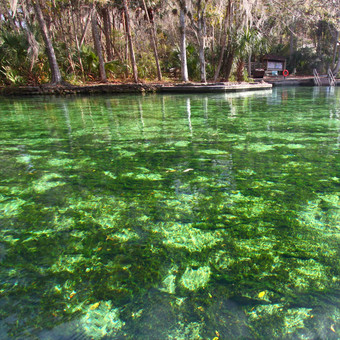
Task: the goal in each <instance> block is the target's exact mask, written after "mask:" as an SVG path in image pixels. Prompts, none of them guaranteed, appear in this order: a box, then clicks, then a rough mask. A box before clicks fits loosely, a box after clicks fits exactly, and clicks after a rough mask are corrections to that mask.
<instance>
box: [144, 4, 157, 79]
mask: <svg viewBox="0 0 340 340" xmlns="http://www.w3.org/2000/svg"><path fill="white" fill-rule="evenodd" d="M143 7H144V11H145V14H146V17H147V19H148V22H149V26H150V33H151V45H152V49H153V54H154V56H155V61H156V67H157V78H158V80H160V81H161V80H162V71H161V66H160V63H159V58H158V51H157V38H156V30H155V26H154V21H153V19H152V20H151V18H150V15H149V12H148V8H147V7H146V4H145V0H143Z"/></svg>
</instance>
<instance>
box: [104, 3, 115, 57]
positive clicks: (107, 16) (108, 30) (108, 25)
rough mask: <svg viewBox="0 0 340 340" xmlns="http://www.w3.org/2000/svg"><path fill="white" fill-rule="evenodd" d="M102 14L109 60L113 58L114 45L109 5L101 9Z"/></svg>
mask: <svg viewBox="0 0 340 340" xmlns="http://www.w3.org/2000/svg"><path fill="white" fill-rule="evenodd" d="M101 15H102V18H103V24H104V25H103V26H104V27H103V29H104V35H105V49H106V57H107V60H108V61H111V60H113V53H112V45H111V31H112V29H111V22H110V14H109V10H108V8H107V7H103V8H102V10H101Z"/></svg>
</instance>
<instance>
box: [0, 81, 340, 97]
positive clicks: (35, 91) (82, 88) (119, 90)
mask: <svg viewBox="0 0 340 340" xmlns="http://www.w3.org/2000/svg"><path fill="white" fill-rule="evenodd" d="M339 84H340V80H337V85H339ZM276 86H314V81H313V77H287V78H284V77H266V78H264V79H256V80H255V81H254V82H251V83H246V82H242V83H236V82H235V83H232V82H218V83H204V84H202V83H195V82H188V83H169V82H168V83H166V82H164V83H157V82H155V83H138V84H135V83H104V84H103V83H93V84H85V85H68V84H65V85H50V84H44V85H38V86H3V87H0V96H5V97H9V96H35V95H43V96H44V95H62V96H63V95H92V94H146V93H218V92H219V93H221V92H222V93H228V92H244V91H256V90H264V89H271V88H273V87H276Z"/></svg>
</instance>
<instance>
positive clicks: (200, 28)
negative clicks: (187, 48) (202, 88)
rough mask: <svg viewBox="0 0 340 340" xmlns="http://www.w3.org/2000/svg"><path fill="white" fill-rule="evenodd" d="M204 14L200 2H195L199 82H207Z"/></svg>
mask: <svg viewBox="0 0 340 340" xmlns="http://www.w3.org/2000/svg"><path fill="white" fill-rule="evenodd" d="M204 12H205V9H204V8H202V3H201V0H199V1H198V2H197V14H198V23H197V35H198V41H199V60H200V74H201V82H202V83H206V82H207V73H206V67H205V66H206V64H205V56H204V49H205V35H206V26H205V20H204Z"/></svg>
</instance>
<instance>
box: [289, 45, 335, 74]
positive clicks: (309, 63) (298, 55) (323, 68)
mask: <svg viewBox="0 0 340 340" xmlns="http://www.w3.org/2000/svg"><path fill="white" fill-rule="evenodd" d="M287 60H288V62H287V68H288V69H289V70H293V69H294V67H295V68H296V71H297V73H298V74H306V75H308V74H312V73H313V69H314V68H315V69H317V70H318V71H319V72H320V73H326V72H327V68H328V65H330V62H331V57H330V56H329V57H326V56H324V57H323V58H320V57H319V56H318V54H317V53H316V51H315V49H313V48H311V47H304V48H301V49H299V50H297V51H296V52H294V54H293V55H292V58H291V59H289V58H287Z"/></svg>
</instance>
